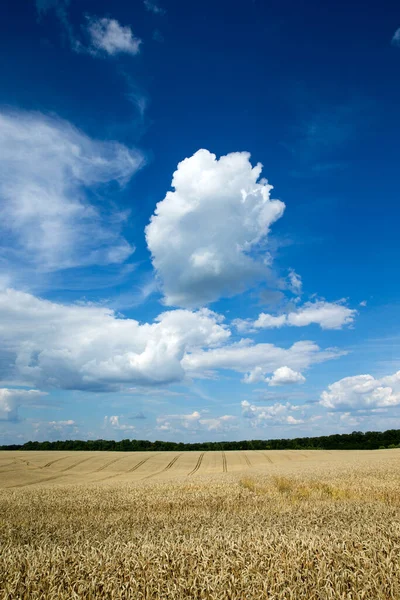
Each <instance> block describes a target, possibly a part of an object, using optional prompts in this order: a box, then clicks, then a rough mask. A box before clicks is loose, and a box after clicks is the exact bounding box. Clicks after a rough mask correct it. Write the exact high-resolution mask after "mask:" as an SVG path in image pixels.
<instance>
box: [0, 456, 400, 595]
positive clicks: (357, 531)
mask: <svg viewBox="0 0 400 600" xmlns="http://www.w3.org/2000/svg"><path fill="white" fill-rule="evenodd" d="M0 598H1V600H3V599H10V600H11V599H26V600H31V599H38V600H39V599H40V600H41V599H46V600H47V599H48V600H50V599H51V600H56V599H60V600H67V599H68V600H70V599H80V598H84V599H86V598H87V599H93V600H95V599H100V600H103V599H121V600H122V599H132V600H133V599H135V600H142V599H148V600H150V599H151V600H153V599H154V600H155V599H158V600H178V599H185V600H189V599H192V598H193V599H209V600H212V599H213V600H219V599H224V600H225V599H226V600H228V599H229V600H256V599H257V600H258V599H268V600H278V599H281V600H286V599H297V598H304V599H309V600H316V599H318V600H328V599H334V598H335V599H343V600H345V599H346V600H350V599H351V600H353V599H354V600H355V599H360V600H361V599H365V600H387V599H400V450H377V451H341V452H340V451H337V452H334V451H332V452H328V451H304V452H303V451H246V452H225V453H223V452H206V453H200V452H186V453H182V454H179V453H176V452H171V453H169V452H143V453H106V452H98V453H96V452H2V453H0Z"/></svg>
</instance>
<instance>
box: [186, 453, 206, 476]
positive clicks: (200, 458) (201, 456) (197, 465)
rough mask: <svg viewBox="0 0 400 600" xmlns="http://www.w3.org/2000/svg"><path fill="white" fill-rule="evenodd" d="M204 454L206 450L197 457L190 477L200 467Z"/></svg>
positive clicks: (189, 474)
mask: <svg viewBox="0 0 400 600" xmlns="http://www.w3.org/2000/svg"><path fill="white" fill-rule="evenodd" d="M204 454H205V453H204V452H202V453H201V454H200V456H199V458H198V459H197V463H196V465H195V467H194V469H192V471H190V473H188V477H190V476H191V475H194V474H195V473H197V471H198V470H199V469H200V467H201V463H202V462H203V458H204Z"/></svg>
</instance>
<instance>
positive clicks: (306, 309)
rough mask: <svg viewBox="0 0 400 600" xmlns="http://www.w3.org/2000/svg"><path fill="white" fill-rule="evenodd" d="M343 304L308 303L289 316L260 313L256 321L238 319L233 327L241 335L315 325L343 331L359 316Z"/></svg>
mask: <svg viewBox="0 0 400 600" xmlns="http://www.w3.org/2000/svg"><path fill="white" fill-rule="evenodd" d="M343 302H344V301H343V300H339V301H338V302H326V301H325V300H318V301H316V302H306V303H305V304H303V305H302V306H300V307H299V308H298V309H297V310H294V311H291V312H289V313H288V314H281V315H277V316H274V315H271V314H268V313H260V315H259V316H258V319H256V320H255V321H252V320H251V319H236V320H235V321H233V325H234V326H235V327H236V328H237V329H238V331H239V332H241V333H245V332H246V331H257V329H274V328H280V327H283V326H290V327H306V326H307V325H311V324H313V323H314V324H316V325H319V326H320V327H321V329H342V328H343V327H344V326H345V325H351V324H352V323H353V321H354V319H355V316H356V314H357V311H356V310H354V309H351V308H348V307H347V306H345V304H343Z"/></svg>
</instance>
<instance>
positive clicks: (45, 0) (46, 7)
mask: <svg viewBox="0 0 400 600" xmlns="http://www.w3.org/2000/svg"><path fill="white" fill-rule="evenodd" d="M69 5H70V0H36V10H37V13H38V20H39V21H41V20H42V19H43V17H44V16H45V15H46V14H47V13H48V12H49V11H51V10H52V11H54V13H55V15H56V17H57V19H58V21H59V22H60V25H61V27H62V29H63V31H64V34H65V36H66V38H67V40H68V43H69V44H70V46H71V48H73V49H74V50H77V49H78V48H79V42H78V41H77V39H76V37H75V34H74V31H73V27H72V25H71V22H70V19H69V16H68V9H69Z"/></svg>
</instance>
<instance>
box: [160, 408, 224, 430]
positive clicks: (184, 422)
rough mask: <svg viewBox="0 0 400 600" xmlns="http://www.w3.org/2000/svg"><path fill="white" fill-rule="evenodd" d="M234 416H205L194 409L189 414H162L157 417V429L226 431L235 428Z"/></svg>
mask: <svg viewBox="0 0 400 600" xmlns="http://www.w3.org/2000/svg"><path fill="white" fill-rule="evenodd" d="M235 421H236V417H234V416H232V415H223V416H221V417H206V416H204V413H201V412H198V411H197V410H195V411H194V412H193V413H191V414H177V415H164V416H160V417H158V418H157V429H158V430H159V431H164V432H167V431H168V432H172V431H173V432H178V431H184V430H188V431H190V432H192V433H196V432H199V431H214V432H219V433H222V432H226V431H231V430H233V429H236V425H235Z"/></svg>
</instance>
